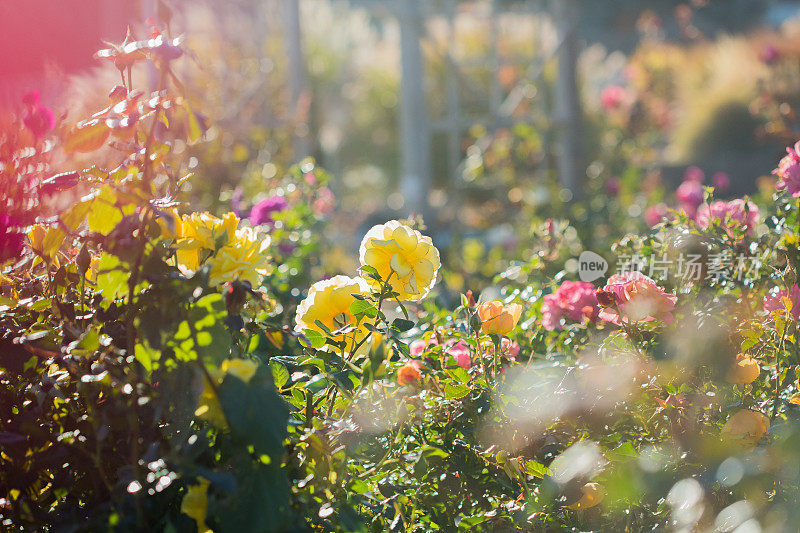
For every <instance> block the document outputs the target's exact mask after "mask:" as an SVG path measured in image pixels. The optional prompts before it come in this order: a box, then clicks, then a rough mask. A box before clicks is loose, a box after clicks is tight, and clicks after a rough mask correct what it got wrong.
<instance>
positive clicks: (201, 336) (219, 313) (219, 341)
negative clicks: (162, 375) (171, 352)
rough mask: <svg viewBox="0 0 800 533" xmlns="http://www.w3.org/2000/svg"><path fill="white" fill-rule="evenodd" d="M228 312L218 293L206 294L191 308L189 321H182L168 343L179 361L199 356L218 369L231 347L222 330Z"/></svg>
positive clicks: (224, 330) (224, 329)
mask: <svg viewBox="0 0 800 533" xmlns="http://www.w3.org/2000/svg"><path fill="white" fill-rule="evenodd" d="M227 313H228V312H227V310H226V308H225V301H224V299H223V297H222V295H221V294H216V293H215V294H208V295H206V296H203V297H202V298H200V299H199V300H198V301H197V302H196V303H195V304H194V305H192V307H191V308H190V309H189V317H188V320H184V321H183V322H181V324H180V325H179V326H178V330H177V331H176V332H175V335H174V336H173V339H172V342H171V344H172V346H173V347H174V349H175V354H176V355H177V356H178V358H179V359H182V360H184V361H190V360H193V359H194V358H195V357H197V356H198V355H199V356H200V357H202V358H203V360H204V361H205V362H206V363H209V364H212V365H214V366H219V364H220V363H222V361H223V360H224V359H226V358H227V357H228V356H229V355H230V349H231V344H232V339H231V335H230V332H229V331H228V328H226V327H225V317H226V316H227Z"/></svg>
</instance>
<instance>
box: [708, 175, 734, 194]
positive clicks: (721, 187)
mask: <svg viewBox="0 0 800 533" xmlns="http://www.w3.org/2000/svg"><path fill="white" fill-rule="evenodd" d="M711 183H713V184H714V188H715V189H716V190H717V191H719V192H721V193H725V192H727V191H728V189H729V188H730V186H731V179H730V177H728V175H727V174H726V173H724V172H717V173H716V174H714V177H713V178H711Z"/></svg>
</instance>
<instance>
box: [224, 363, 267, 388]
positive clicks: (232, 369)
mask: <svg viewBox="0 0 800 533" xmlns="http://www.w3.org/2000/svg"><path fill="white" fill-rule="evenodd" d="M220 368H221V369H222V371H223V372H225V373H226V374H230V375H232V376H236V377H237V378H239V379H241V380H242V381H244V382H245V383H250V380H251V379H253V376H255V375H256V370H258V363H256V362H255V361H252V360H250V359H225V360H224V361H223V362H222V365H221V366H220Z"/></svg>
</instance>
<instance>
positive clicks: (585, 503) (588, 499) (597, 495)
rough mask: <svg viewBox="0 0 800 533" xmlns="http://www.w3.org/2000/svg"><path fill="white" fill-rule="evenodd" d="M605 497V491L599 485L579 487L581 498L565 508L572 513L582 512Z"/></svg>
mask: <svg viewBox="0 0 800 533" xmlns="http://www.w3.org/2000/svg"><path fill="white" fill-rule="evenodd" d="M605 496H606V491H605V489H604V488H603V486H602V485H600V484H599V483H587V484H585V485H584V486H583V487H581V498H580V499H579V500H578V501H577V502H575V503H573V504H571V505H567V506H566V507H567V509H572V510H573V511H582V510H584V509H589V508H591V507H594V506H595V505H597V504H598V503H600V502H601V501H603V498H605Z"/></svg>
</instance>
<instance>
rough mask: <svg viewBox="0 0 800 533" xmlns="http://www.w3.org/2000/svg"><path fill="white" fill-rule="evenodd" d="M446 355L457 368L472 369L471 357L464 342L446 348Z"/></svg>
mask: <svg viewBox="0 0 800 533" xmlns="http://www.w3.org/2000/svg"><path fill="white" fill-rule="evenodd" d="M447 353H448V354H449V355H451V356H453V357H454V358H455V360H456V362H457V363H458V366H460V367H461V368H463V369H465V370H469V369H470V368H471V367H472V357H471V356H470V353H469V346H467V343H466V342H464V341H458V342H457V343H455V344H454V345H452V346H450V347H449V348H447Z"/></svg>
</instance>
